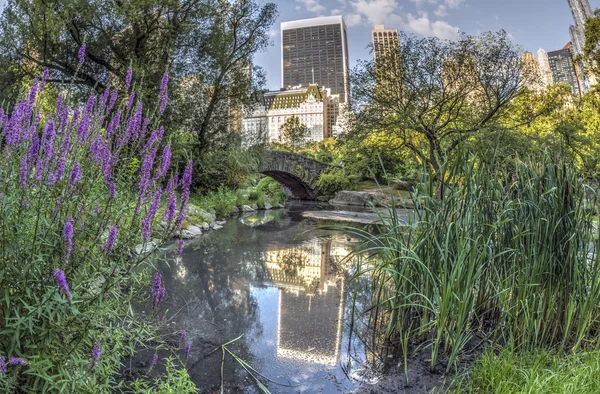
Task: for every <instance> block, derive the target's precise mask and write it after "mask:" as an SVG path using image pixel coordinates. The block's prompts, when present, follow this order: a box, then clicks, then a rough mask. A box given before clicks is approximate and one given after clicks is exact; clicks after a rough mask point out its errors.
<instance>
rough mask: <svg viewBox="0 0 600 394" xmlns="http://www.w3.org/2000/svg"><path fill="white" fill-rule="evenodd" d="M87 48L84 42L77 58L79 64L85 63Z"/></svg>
mask: <svg viewBox="0 0 600 394" xmlns="http://www.w3.org/2000/svg"><path fill="white" fill-rule="evenodd" d="M85 48H86V44H85V42H84V43H83V45H82V46H81V47H80V48H79V51H77V58H78V59H79V64H83V62H85Z"/></svg>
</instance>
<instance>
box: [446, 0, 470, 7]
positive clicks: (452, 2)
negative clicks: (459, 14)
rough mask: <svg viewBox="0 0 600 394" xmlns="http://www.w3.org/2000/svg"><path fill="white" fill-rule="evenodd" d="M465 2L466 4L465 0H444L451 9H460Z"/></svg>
mask: <svg viewBox="0 0 600 394" xmlns="http://www.w3.org/2000/svg"><path fill="white" fill-rule="evenodd" d="M464 2H465V0H444V3H445V4H446V5H447V6H448V7H449V8H458V7H459V6H460V5H461V4H462V3H464Z"/></svg>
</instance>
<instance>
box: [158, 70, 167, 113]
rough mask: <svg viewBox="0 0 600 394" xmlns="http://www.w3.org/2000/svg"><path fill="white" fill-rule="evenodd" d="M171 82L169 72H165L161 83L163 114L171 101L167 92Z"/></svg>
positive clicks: (160, 109)
mask: <svg viewBox="0 0 600 394" xmlns="http://www.w3.org/2000/svg"><path fill="white" fill-rule="evenodd" d="M168 84H169V73H164V75H163V78H162V81H161V83H160V108H159V111H160V114H161V115H162V114H163V113H164V112H165V109H166V108H167V102H168V101H169V93H168V92H167V85H168Z"/></svg>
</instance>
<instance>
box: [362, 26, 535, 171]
mask: <svg viewBox="0 0 600 394" xmlns="http://www.w3.org/2000/svg"><path fill="white" fill-rule="evenodd" d="M399 41H400V45H399V47H398V48H397V50H395V51H389V52H388V54H387V55H386V56H381V57H378V58H377V61H376V62H375V61H370V62H362V63H361V64H359V66H358V67H357V69H356V70H355V72H354V75H353V94H354V98H355V100H356V102H355V105H360V106H361V110H360V112H359V114H358V119H357V125H356V127H355V131H354V132H355V133H363V134H365V133H366V134H370V133H379V132H381V131H382V130H385V131H386V133H393V134H395V136H396V137H397V138H398V139H399V141H400V143H401V146H402V147H403V148H406V149H409V150H410V151H412V153H413V154H414V155H416V156H417V157H418V159H419V161H421V162H423V163H425V164H426V165H427V166H428V167H429V168H430V169H431V170H432V172H433V173H434V174H435V175H436V176H437V177H438V180H440V181H442V180H443V178H444V174H443V173H442V172H443V170H442V169H443V163H444V161H445V160H446V159H447V158H448V157H449V156H450V155H451V154H452V153H453V152H454V150H455V149H456V148H457V147H458V146H459V145H460V144H461V143H462V142H464V141H466V140H467V139H469V138H471V137H473V136H476V135H478V134H480V133H483V132H486V131H489V130H493V129H495V128H497V127H498V125H499V124H500V123H501V120H505V119H510V116H509V113H508V111H509V107H510V103H511V102H513V101H514V100H515V99H517V98H518V97H520V96H521V95H523V94H525V93H526V92H527V90H526V89H523V88H522V84H523V80H525V79H526V78H527V80H528V81H530V80H531V78H532V77H533V76H529V75H524V74H525V73H527V69H526V68H524V67H523V61H522V50H521V49H520V48H518V47H516V46H515V45H514V44H513V43H512V41H511V39H510V38H509V36H508V34H507V33H506V32H504V31H500V32H497V33H492V32H490V33H485V34H482V35H480V36H477V37H472V36H468V35H462V36H460V37H459V38H458V40H456V41H447V40H441V39H438V38H423V39H420V38H416V37H414V36H410V35H406V34H401V37H400V40H399ZM534 116H537V114H534Z"/></svg>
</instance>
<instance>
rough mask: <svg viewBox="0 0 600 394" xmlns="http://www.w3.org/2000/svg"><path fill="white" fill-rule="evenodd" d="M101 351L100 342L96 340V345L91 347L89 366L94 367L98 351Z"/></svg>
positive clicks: (96, 362)
mask: <svg viewBox="0 0 600 394" xmlns="http://www.w3.org/2000/svg"><path fill="white" fill-rule="evenodd" d="M101 351H102V343H101V342H100V341H98V342H97V343H96V345H95V346H94V347H93V348H92V357H91V358H92V359H91V361H90V366H91V367H92V368H94V367H95V366H96V365H97V364H98V359H99V358H100V353H101Z"/></svg>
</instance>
